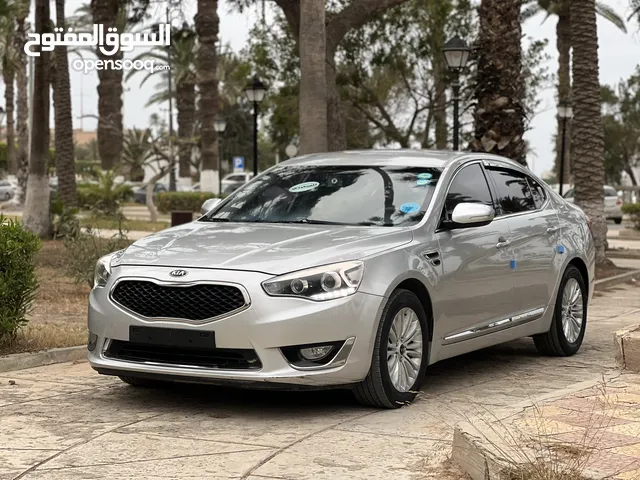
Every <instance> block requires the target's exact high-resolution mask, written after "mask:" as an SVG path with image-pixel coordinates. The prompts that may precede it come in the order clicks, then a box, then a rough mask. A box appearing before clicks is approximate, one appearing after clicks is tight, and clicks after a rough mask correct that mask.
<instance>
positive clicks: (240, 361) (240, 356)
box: [105, 340, 262, 370]
mask: <svg viewBox="0 0 640 480" xmlns="http://www.w3.org/2000/svg"><path fill="white" fill-rule="evenodd" d="M105 356H107V357H109V358H115V359H118V360H125V361H128V362H155V363H162V364H166V365H188V366H194V367H205V368H220V369H231V370H245V369H260V368H262V363H260V359H259V358H258V355H256V352H255V351H254V350H251V349H232V348H185V347H169V346H164V345H148V344H144V343H133V342H125V341H122V340H112V341H111V344H110V345H109V348H108V349H107V351H106V352H105Z"/></svg>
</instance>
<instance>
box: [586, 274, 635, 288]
mask: <svg viewBox="0 0 640 480" xmlns="http://www.w3.org/2000/svg"><path fill="white" fill-rule="evenodd" d="M636 278H638V279H640V270H633V271H632V272H627V273H621V274H620V275H615V276H613V277H609V278H603V279H602V280H596V283H595V289H596V290H604V289H606V288H609V287H613V286H615V285H619V284H621V283H626V282H628V281H629V280H634V279H636Z"/></svg>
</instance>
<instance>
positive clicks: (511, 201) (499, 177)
mask: <svg viewBox="0 0 640 480" xmlns="http://www.w3.org/2000/svg"><path fill="white" fill-rule="evenodd" d="M488 172H489V176H490V177H491V178H492V179H493V181H494V183H495V184H496V189H497V190H498V202H497V203H498V205H500V209H501V210H502V215H509V214H512V213H521V212H527V211H530V210H535V209H536V204H535V201H534V200H533V195H532V194H531V190H529V184H528V183H527V178H526V176H525V175H524V174H522V173H519V172H516V171H514V170H510V169H507V168H490V169H488Z"/></svg>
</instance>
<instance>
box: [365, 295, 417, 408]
mask: <svg viewBox="0 0 640 480" xmlns="http://www.w3.org/2000/svg"><path fill="white" fill-rule="evenodd" d="M405 308H406V309H411V310H412V311H413V312H414V313H415V315H416V316H417V320H418V322H419V325H420V330H421V333H422V335H421V340H422V357H421V358H420V365H419V369H418V373H417V376H416V378H415V381H414V382H413V385H411V387H410V388H408V389H407V390H406V391H401V390H398V389H397V388H396V387H395V386H394V384H393V382H392V380H391V375H390V373H389V365H388V362H387V345H388V342H389V336H390V332H391V326H392V324H393V321H394V318H395V317H396V314H398V313H399V312H400V311H401V310H403V309H405ZM405 312H406V310H405ZM409 315H410V314H409ZM399 351H400V350H399ZM404 352H407V350H406V348H405V350H404ZM414 358H417V357H414ZM428 359H429V324H428V322H427V314H426V313H425V311H424V308H423V307H422V304H421V303H420V300H419V299H418V297H417V296H416V295H415V294H414V293H413V292H410V291H408V290H402V289H400V290H396V291H394V292H393V293H392V294H391V296H390V297H389V300H388V301H387V304H386V306H385V307H384V310H383V312H382V316H381V318H380V324H379V325H378V332H377V334H376V340H375V345H374V348H373V357H372V360H371V368H370V369H369V373H368V374H367V377H366V378H365V379H364V381H362V382H361V383H359V384H358V385H356V386H355V388H354V389H353V394H354V396H355V398H356V400H357V401H358V402H360V403H361V404H363V405H366V406H368V407H376V408H389V409H391V408H400V407H402V406H403V405H406V404H408V403H411V402H412V401H413V400H414V398H415V397H416V395H417V391H418V389H419V388H420V387H421V386H422V383H423V382H424V376H425V371H426V369H427V363H428ZM396 361H398V360H396ZM397 365H398V368H401V367H400V364H399V363H398V364H397ZM409 381H410V380H409Z"/></svg>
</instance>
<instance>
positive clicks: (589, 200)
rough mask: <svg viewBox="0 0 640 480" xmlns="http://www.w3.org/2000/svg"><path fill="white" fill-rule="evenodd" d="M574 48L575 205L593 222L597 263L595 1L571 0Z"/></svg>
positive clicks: (600, 226)
mask: <svg viewBox="0 0 640 480" xmlns="http://www.w3.org/2000/svg"><path fill="white" fill-rule="evenodd" d="M571 45H572V46H573V72H572V73H573V89H572V90H573V97H574V107H573V110H574V122H573V132H572V135H573V141H572V145H573V153H574V166H575V168H574V175H573V176H574V180H575V181H574V183H575V187H574V188H575V201H576V204H577V205H578V206H579V207H580V208H582V210H583V211H584V212H585V213H586V214H587V215H588V216H589V218H590V219H591V221H592V230H593V237H594V240H595V244H596V264H598V265H604V264H607V263H608V260H607V259H606V257H605V242H606V238H607V221H606V219H605V216H604V189H603V184H604V130H603V125H602V118H601V108H602V101H601V97H600V81H599V78H598V30H597V25H596V10H595V1H594V0H572V1H571Z"/></svg>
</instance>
